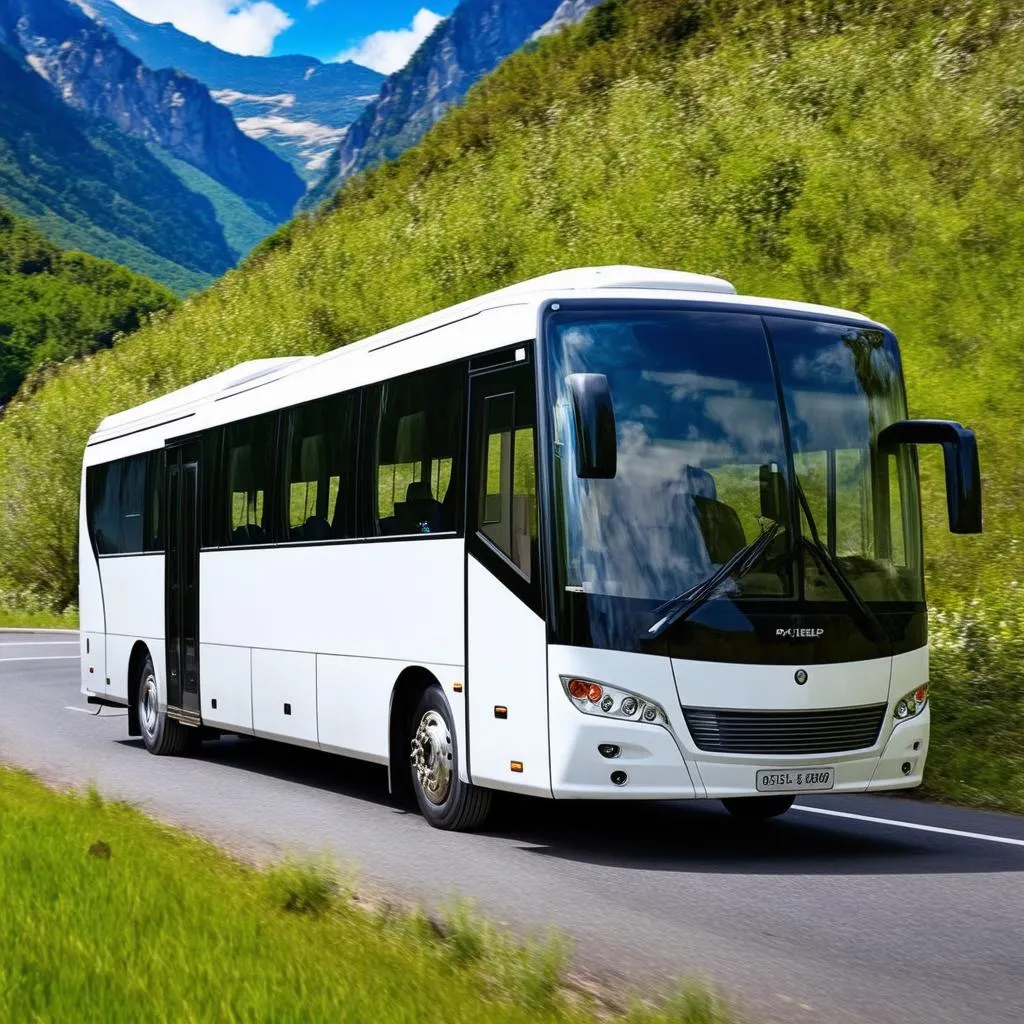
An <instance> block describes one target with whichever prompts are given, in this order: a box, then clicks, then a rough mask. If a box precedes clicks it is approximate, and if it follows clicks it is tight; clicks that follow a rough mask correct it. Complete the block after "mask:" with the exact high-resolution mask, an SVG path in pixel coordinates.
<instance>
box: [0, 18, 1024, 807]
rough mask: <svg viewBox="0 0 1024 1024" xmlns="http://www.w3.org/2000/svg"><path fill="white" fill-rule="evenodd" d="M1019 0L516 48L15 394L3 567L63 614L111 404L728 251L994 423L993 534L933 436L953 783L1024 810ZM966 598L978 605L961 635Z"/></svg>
mask: <svg viewBox="0 0 1024 1024" xmlns="http://www.w3.org/2000/svg"><path fill="white" fill-rule="evenodd" d="M1017 7H1018V5H1017V4H1014V3H1011V2H1009V0H991V2H989V3H986V4H984V5H982V4H979V3H977V2H974V0H950V2H949V3H945V4H941V5H938V4H928V3H919V2H917V0H889V2H887V3H885V4H882V5H879V4H877V3H875V2H873V0H806V2H801V3H796V2H788V3H781V4H780V3H773V2H770V0H732V2H729V3H725V2H717V0H716V2H709V3H704V2H698V0H628V2H626V0H610V2H608V3H605V4H604V5H602V6H601V7H599V8H597V9H596V10H595V11H593V12H592V13H591V15H590V16H589V17H588V18H586V19H585V20H584V21H583V23H581V24H580V25H579V26H577V27H575V28H572V29H570V30H568V31H566V32H563V33H561V34H559V35H557V36H554V37H551V38H549V39H545V40H543V41H541V42H540V43H539V44H538V45H536V46H531V47H528V48H527V51H526V52H522V53H520V54H517V55H515V56H513V57H512V58H511V59H509V60H508V61H506V62H505V63H504V64H503V65H502V66H501V67H500V68H499V69H498V70H497V71H496V72H495V73H494V74H493V75H491V76H489V77H488V78H487V79H486V80H484V81H483V82H482V83H480V84H479V85H478V86H477V87H476V88H474V89H473V90H472V91H471V93H470V95H469V96H468V97H467V100H466V102H465V104H464V105H462V106H461V107H459V108H458V109H455V110H453V111H451V112H450V113H449V114H448V116H446V117H445V118H444V119H443V120H442V122H441V123H440V124H439V125H438V126H437V127H436V128H435V129H433V130H432V131H431V132H430V133H428V135H427V136H426V137H425V138H424V140H423V141H422V142H421V143H420V144H419V145H417V146H416V147H415V148H414V149H412V150H410V151H409V152H408V153H406V154H405V155H404V156H403V157H402V158H401V159H399V160H398V161H397V162H395V163H393V164H388V165H385V166H383V167H381V168H378V169H377V170H375V171H373V172H371V173H369V174H367V175H364V176H362V177H360V178H357V179H354V180H353V181H351V182H349V183H348V185H347V186H346V187H345V188H344V189H343V190H342V191H341V192H340V193H339V194H338V196H337V197H335V199H333V200H332V201H331V202H330V203H329V204H328V208H327V209H325V210H323V211H322V212H321V213H320V214H318V215H316V216H310V217H305V218H300V219H298V220H297V221H294V222H293V223H292V224H291V225H289V226H288V227H287V228H285V229H282V230H281V231H279V232H278V233H276V234H275V235H272V236H271V237H270V238H268V239H267V240H265V241H264V242H263V243H262V244H261V246H260V247H259V248H258V249H257V250H256V252H255V253H254V254H253V255H252V256H251V257H250V258H249V259H248V260H247V261H246V262H245V263H244V264H243V266H242V267H241V268H239V269H238V270H236V271H233V272H230V273H228V274H227V275H226V276H225V277H224V278H223V279H222V280H221V281H220V282H219V283H218V284H217V285H216V286H214V287H213V288H211V289H210V290H209V291H207V292H206V293H204V294H203V295H202V296H199V297H196V298H193V299H190V300H188V301H186V302H185V303H184V304H183V305H182V307H181V309H180V310H179V311H178V312H177V313H176V314H175V315H173V316H171V317H168V318H167V319H165V320H164V321H162V322H160V323H159V324H156V325H154V326H153V327H151V328H147V329H144V330H142V331H140V332H139V333H137V334H136V335H134V336H132V337H131V338H129V339H127V340H126V341H124V342H123V343H121V344H119V345H118V346H117V347H116V349H115V350H113V351H112V352H109V353H100V354H98V355H97V356H94V357H92V358H91V359H89V360H88V361H87V362H85V363H83V364H81V365H74V366H70V367H68V368H67V369H65V370H62V371H61V372H59V373H55V374H52V375H51V377H50V378H49V379H48V381H47V382H46V383H45V385H44V386H43V387H42V388H41V389H40V390H39V391H38V392H37V393H36V394H35V395H33V396H32V397H31V398H30V399H28V400H26V401H24V402H20V403H19V402H15V403H12V406H11V407H10V409H9V411H8V413H7V415H6V416H5V417H4V420H3V422H2V423H0V579H4V580H6V585H7V586H8V588H9V589H13V590H18V591H19V592H25V593H29V594H31V595H33V596H34V597H35V598H36V599H38V600H40V601H45V602H48V603H49V604H51V605H52V606H53V607H56V608H62V607H64V606H66V605H67V604H68V603H69V602H71V601H72V600H73V599H74V593H75V561H74V558H73V557H72V552H73V547H74V543H75V539H76V534H77V510H76V503H77V495H78V473H79V461H80V453H81V448H82V445H83V443H84V440H85V438H86V437H87V435H88V434H89V432H90V431H91V430H92V429H93V428H94V426H95V425H96V423H97V422H98V421H99V419H100V418H101V417H102V416H103V415H105V414H107V413H109V412H112V411H115V410H118V409H123V408H126V407H129V406H132V405H136V404H138V403H139V402H142V401H144V400H146V399H148V398H150V397H153V396H155V395H157V394H160V393H162V392H166V391H169V390H171V389H172V388H176V387H180V386H182V385H184V384H187V383H189V382H191V381H194V380H196V379H198V378H201V377H204V376H207V375H209V374H212V373H214V372H216V371H218V370H221V369H223V368H224V367H226V366H229V365H231V364H234V363H237V362H240V361H242V360H245V359H250V358H257V357H262V356H269V355H291V354H300V353H316V352H323V351H325V350H327V349H330V348H334V347H337V346H339V345H342V344H345V343H346V342H348V341H351V340H354V339H356V338H359V337H363V336H366V335H368V334H371V333H373V332H374V331H377V330H380V329H382V328H385V327H387V326H389V325H393V324H396V323H401V322H403V321H405V320H409V319H411V318H413V317H415V316H418V315H420V314H423V313H426V312H429V311H431V310H434V309H438V308H441V307H443V306H445V305H448V304H449V303H452V302H455V301H458V300H460V299H464V298H467V297H469V296H472V295H475V294H480V293H483V292H486V291H488V290H490V289H493V288H496V287H498V286H501V285H505V284H509V283H511V282H513V281H516V280H521V279H523V278H527V277H530V276H533V275H535V274H540V273H543V272H546V271H550V270H553V269H556V268H561V267H567V266H574V265H575V266H579V265H588V264H602V263H636V264H646V265H651V266H662V267H675V268H683V269H688V270H693V271H699V272H705V273H712V274H719V275H722V276H725V277H728V278H730V279H731V280H732V281H733V282H734V283H735V284H736V285H737V287H738V288H739V289H740V290H741V291H743V292H747V293H752V294H762V295H770V296H778V297H783V298H798V299H807V300H811V301H820V302H826V303H830V304H834V305H840V306H846V307H853V308H855V309H859V310H862V311H863V312H865V313H868V314H870V315H872V316H874V317H876V318H878V319H880V320H882V321H884V322H886V323H888V324H889V326H891V327H892V328H893V329H894V330H895V332H896V333H897V335H898V336H899V337H900V338H901V343H902V352H903V359H904V368H905V372H906V377H907V387H908V395H909V403H910V411H911V414H912V415H914V416H922V417H941V418H947V417H948V418H955V419H959V420H961V421H962V422H965V423H967V424H968V425H970V426H972V427H974V428H975V429H976V430H977V434H978V439H979V445H980V449H981V461H982V473H983V480H984V487H985V502H986V509H985V528H986V532H985V535H984V536H982V537H980V538H978V537H951V536H950V535H949V534H948V532H947V530H946V524H945V496H944V488H943V480H942V466H941V457H940V455H939V453H938V452H937V451H935V450H928V451H925V452H923V453H922V466H923V482H924V519H925V544H926V551H927V561H926V572H927V578H928V592H929V600H930V602H931V604H932V606H933V607H934V609H935V610H936V616H937V617H936V618H935V641H936V644H935V651H934V657H933V691H934V694H935V697H934V699H935V709H936V712H937V717H938V718H939V719H940V721H939V722H937V726H936V728H937V736H936V743H935V746H934V748H933V753H932V758H931V775H930V778H931V779H932V780H934V781H933V790H932V792H934V793H935V794H937V795H942V796H946V797H956V798H965V799H970V800H971V801H973V802H978V803H983V804H987V805H993V806H1007V807H1019V806H1020V805H1021V802H1022V801H1024V766H1022V764H1021V760H1020V758H1019V756H1018V755H1017V754H1016V753H1015V751H1019V750H1021V749H1024V700H1022V699H1021V696H1020V689H1019V686H1020V683H1019V680H1020V677H1021V673H1020V671H1019V668H1018V667H1017V662H1015V661H1014V660H1013V658H1012V657H1010V656H1009V655H1007V654H1006V653H1005V651H1007V650H1010V649H1011V648H1009V647H1008V646H1007V644H1006V642H1005V641H1004V639H1003V638H1004V637H1006V636H1009V637H1012V636H1016V635H1020V634H1024V600H1022V598H1021V595H1020V589H1019V588H1016V587H1014V586H1012V583H1013V581H1014V580H1016V579H1019V578H1020V575H1021V572H1022V568H1021V564H1022V552H1021V551H1020V549H1019V548H1018V547H1015V544H1016V538H1018V537H1020V536H1022V535H1024V460H1021V459H1020V457H1019V446H1020V422H1021V417H1022V416H1024V272H1022V271H1024V204H1022V203H1021V202H1020V196H1021V195H1024V131H1022V128H1024V78H1022V76H1021V68H1024V21H1021V19H1020V17H1019V13H1018V10H1017ZM975 601H977V602H978V603H977V604H975V603H972V602H975ZM942 616H945V617H947V619H948V617H951V616H952V617H957V616H962V617H963V618H962V621H960V620H959V619H958V620H957V623H958V624H957V625H955V626H953V627H950V628H948V629H945V628H944V627H943V623H944V622H945V621H947V619H943V618H942ZM949 621H952V619H949ZM1000 623H1005V626H1000ZM964 642H966V643H967V644H968V648H969V649H968V650H967V651H966V652H965V651H963V650H962V649H961V647H960V646H959V645H960V644H961V643H964ZM994 694H999V695H1003V696H1001V697H1000V699H999V700H998V702H997V704H993V703H992V700H993V698H992V697H990V696H986V695H994ZM986 701H988V702H989V703H986ZM992 723H996V724H998V730H997V731H993V729H992V728H990V726H991V725H992ZM1006 737H1009V738H1010V742H1007V741H1006ZM968 761H970V763H971V764H973V765H975V768H978V767H979V766H981V767H984V779H985V780H987V781H984V782H983V784H980V785H979V784H976V783H975V782H973V781H972V777H973V778H980V777H979V776H977V775H976V773H975V772H974V771H973V770H971V771H968V769H967V768H965V767H964V765H965V764H966V762H968Z"/></svg>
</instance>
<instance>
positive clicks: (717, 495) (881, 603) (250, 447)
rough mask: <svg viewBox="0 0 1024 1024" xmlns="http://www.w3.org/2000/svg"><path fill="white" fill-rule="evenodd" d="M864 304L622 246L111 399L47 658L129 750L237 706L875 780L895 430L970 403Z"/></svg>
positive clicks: (408, 735)
mask: <svg viewBox="0 0 1024 1024" xmlns="http://www.w3.org/2000/svg"><path fill="white" fill-rule="evenodd" d="M906 415H907V409H906V398H905V394H904V385H903V377H902V372H901V367H900V358H899V354H898V350H897V345H896V340H895V338H894V337H893V335H892V333H891V332H890V331H889V330H888V329H887V328H885V327H884V326H882V325H881V324H878V323H874V322H872V321H871V320H869V319H867V318H865V317H863V316H860V315H858V314H856V313H850V312H845V311H843V310H839V309H831V308H827V307H822V306H812V305H805V304H802V303H796V302H786V301H777V300H770V299H763V298H752V297H746V296H739V295H737V294H736V293H735V289H734V288H733V287H732V286H731V285H730V284H729V283H728V282H726V281H723V280H720V279H717V278H712V277H703V276H699V275H694V274H686V273H679V272H674V271H666V270H648V269H645V268H639V267H599V268H591V269H579V270H569V271H563V272H559V273H555V274H550V275H548V276H545V277H540V278H537V279H534V280H531V281H527V282H525V283H523V284H519V285H516V286H514V287H511V288H506V289H503V290H501V291H497V292H494V293H492V294H490V295H486V296H484V297H482V298H479V299H476V300H473V301H470V302H466V303H463V304H461V305H457V306H454V307H452V308H450V309H447V310H444V311H443V312H440V313H436V314H434V315H432V316H428V317H425V318H423V319H421V320H417V321H415V322H413V323H410V324H407V325H405V326H402V327H397V328H395V329H393V330H389V331H386V332H384V333H383V334H379V335H377V336H375V337H373V338H369V339H367V340H365V341H362V342H359V343H356V344H352V345H348V346H345V347H344V348H341V349H338V350H337V351H334V352H329V353H327V354H326V355H322V356H319V357H316V358H296V359H280V360H261V361H258V362H253V363H246V364H243V365H241V366H238V367H236V368H235V369H233V370H228V371H226V372H224V373H221V374H219V375H217V376H215V377H211V378H210V379H208V380H205V381H201V382H199V383H197V384H193V385H191V386H190V387H186V388H183V389H181V390H180V391H177V392H175V393H173V394H170V395H167V396H165V397H163V398H160V399H157V400H156V401H152V402H148V403H146V404H144V405H141V406H139V407H138V408H136V409H132V410H129V411H128V412H124V413H121V414H119V415H115V416H111V417H109V418H107V419H106V420H104V421H103V423H102V424H101V425H100V427H99V429H98V430H97V431H96V433H95V434H94V435H93V436H92V438H91V439H90V441H89V443H88V447H87V449H86V453H85V460H84V462H85V466H84V474H83V478H82V494H81V497H82V501H81V508H82V512H81V537H82V543H81V557H80V570H81V591H80V601H81V604H80V608H81V641H82V689H83V690H84V692H85V694H86V695H87V696H88V698H89V700H90V701H91V702H94V703H100V704H114V705H120V706H127V707H128V709H129V716H128V731H129V735H132V736H141V737H142V739H143V740H144V742H145V745H146V747H148V749H149V750H150V751H152V752H153V753H155V754H178V753H182V752H185V751H188V750H190V749H193V748H194V746H195V745H196V743H197V742H198V741H199V740H200V739H201V738H203V737H216V736H217V735H219V734H220V733H237V734H247V735H253V736H258V737H265V738H270V739H274V740H281V741H284V742H286V743H295V744H301V745H303V746H307V747H313V748H317V749H320V750H324V751H332V752H336V753H339V754H344V755H347V756H349V757H354V758H362V759H366V760H369V761H375V762H379V763H381V764H386V765H388V766H389V775H390V780H391V785H392V787H393V788H396V789H402V788H406V789H409V788H411V789H412V790H413V791H414V793H415V796H416V799H417V801H418V803H419V806H420V808H421V809H422V811H423V814H424V815H425V816H426V818H427V819H428V821H429V822H430V823H431V824H432V825H435V826H437V827H440V828H447V829H469V828H473V827H475V826H479V825H480V824H481V823H482V822H483V820H484V817H485V815H486V813H487V811H488V807H489V804H490V802H491V797H492V793H493V791H494V790H508V791H513V792H517V793H527V794H534V795H536V796H542V797H548V798H554V799H572V798H589V799H594V798H597V799H619V800H622V799H626V800H629V799H634V800H643V799H659V800H663V799H672V800H676V799H688V798H716V799H721V800H723V801H724V802H725V804H726V806H727V807H728V808H729V810H730V811H732V812H733V813H735V814H737V815H741V816H745V817H751V818H762V817H769V816H772V815H776V814H779V813H781V812H782V811H784V810H786V809H787V808H788V807H789V806H790V804H791V803H792V801H793V799H794V796H795V795H797V794H800V793H805V792H834V793H854V792H865V791H877V790H893V789H903V788H909V787H913V786H917V785H918V784H920V782H921V778H922V772H923V770H924V765H925V759H926V756H927V752H928V730H929V715H930V705H929V701H928V648H927V617H926V607H925V599H924V582H923V555H922V544H921V533H922V531H921V511H920V490H919V485H918V469H917V460H916V450H915V447H914V446H915V445H916V444H920V443H938V444H941V445H942V446H943V448H944V452H945V466H946V483H947V501H948V512H949V522H950V528H951V529H952V530H953V531H954V532H958V533H974V532H979V531H980V529H981V493H980V480H979V471H978V460H977V448H976V445H975V440H974V436H973V434H972V433H971V432H970V431H969V430H966V429H964V428H963V427H961V426H960V425H959V424H956V423H951V422H945V421H913V420H907V419H906Z"/></svg>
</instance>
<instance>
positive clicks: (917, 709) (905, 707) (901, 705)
mask: <svg viewBox="0 0 1024 1024" xmlns="http://www.w3.org/2000/svg"><path fill="white" fill-rule="evenodd" d="M927 703H928V684H927V683H925V684H924V685H923V686H919V687H918V688H917V689H916V690H911V691H910V693H908V694H906V695H904V696H903V697H900V699H899V700H898V701H896V707H894V708H893V711H892V716H893V718H895V719H896V721H897V722H905V721H907V720H908V719H910V718H914V717H915V716H916V715H919V714H921V712H922V711H924V706H925V704H927Z"/></svg>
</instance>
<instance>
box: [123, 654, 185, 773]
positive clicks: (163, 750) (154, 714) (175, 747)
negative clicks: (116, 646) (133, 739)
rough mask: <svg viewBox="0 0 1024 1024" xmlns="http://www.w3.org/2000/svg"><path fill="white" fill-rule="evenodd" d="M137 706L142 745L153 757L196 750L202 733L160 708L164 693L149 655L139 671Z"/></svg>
mask: <svg viewBox="0 0 1024 1024" xmlns="http://www.w3.org/2000/svg"><path fill="white" fill-rule="evenodd" d="M137 707H138V712H139V728H140V730H141V731H142V742H143V743H145V744H146V749H147V750H148V751H149V752H150V753H151V754H166V755H172V756H173V755H175V754H184V753H187V752H188V751H189V750H192V749H194V748H195V745H196V743H197V742H198V739H199V730H198V729H190V728H189V727H188V726H187V725H182V724H181V722H178V721H175V719H173V718H168V717H167V709H166V708H161V707H160V691H159V690H158V689H157V685H156V672H155V671H154V670H153V658H152V657H151V656H150V655H149V654H147V655H146V660H145V661H144V662H143V663H142V668H141V669H140V670H139V687H138V699H137Z"/></svg>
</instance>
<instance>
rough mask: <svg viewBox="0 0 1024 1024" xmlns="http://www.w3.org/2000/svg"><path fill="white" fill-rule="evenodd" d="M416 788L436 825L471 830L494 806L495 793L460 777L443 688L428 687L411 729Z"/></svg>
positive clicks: (421, 804)
mask: <svg viewBox="0 0 1024 1024" xmlns="http://www.w3.org/2000/svg"><path fill="white" fill-rule="evenodd" d="M410 733H411V741H410V747H411V755H410V769H411V771H412V788H413V789H414V790H415V792H416V802H417V803H418V804H419V807H420V811H421V813H422V814H423V817H424V818H426V819H427V821H429V822H430V824H431V825H433V826H434V827H435V828H441V829H447V830H449V831H452V832H468V831H471V830H472V829H475V828H479V827H480V826H481V825H482V824H483V823H484V820H485V819H486V817H487V813H488V811H489V810H490V809H491V792H490V790H488V789H481V788H480V787H479V786H473V785H471V784H470V783H468V782H463V781H461V780H460V779H459V768H458V757H457V752H456V746H455V729H454V728H453V726H452V713H451V709H450V708H449V707H448V702H447V701H446V700H445V698H444V694H443V693H442V691H441V687H440V686H437V685H436V684H435V685H433V686H430V687H428V688H427V689H426V690H425V691H424V693H423V696H422V697H421V698H420V702H419V704H418V705H417V706H416V711H415V712H414V713H413V716H412V723H411V728H410Z"/></svg>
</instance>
